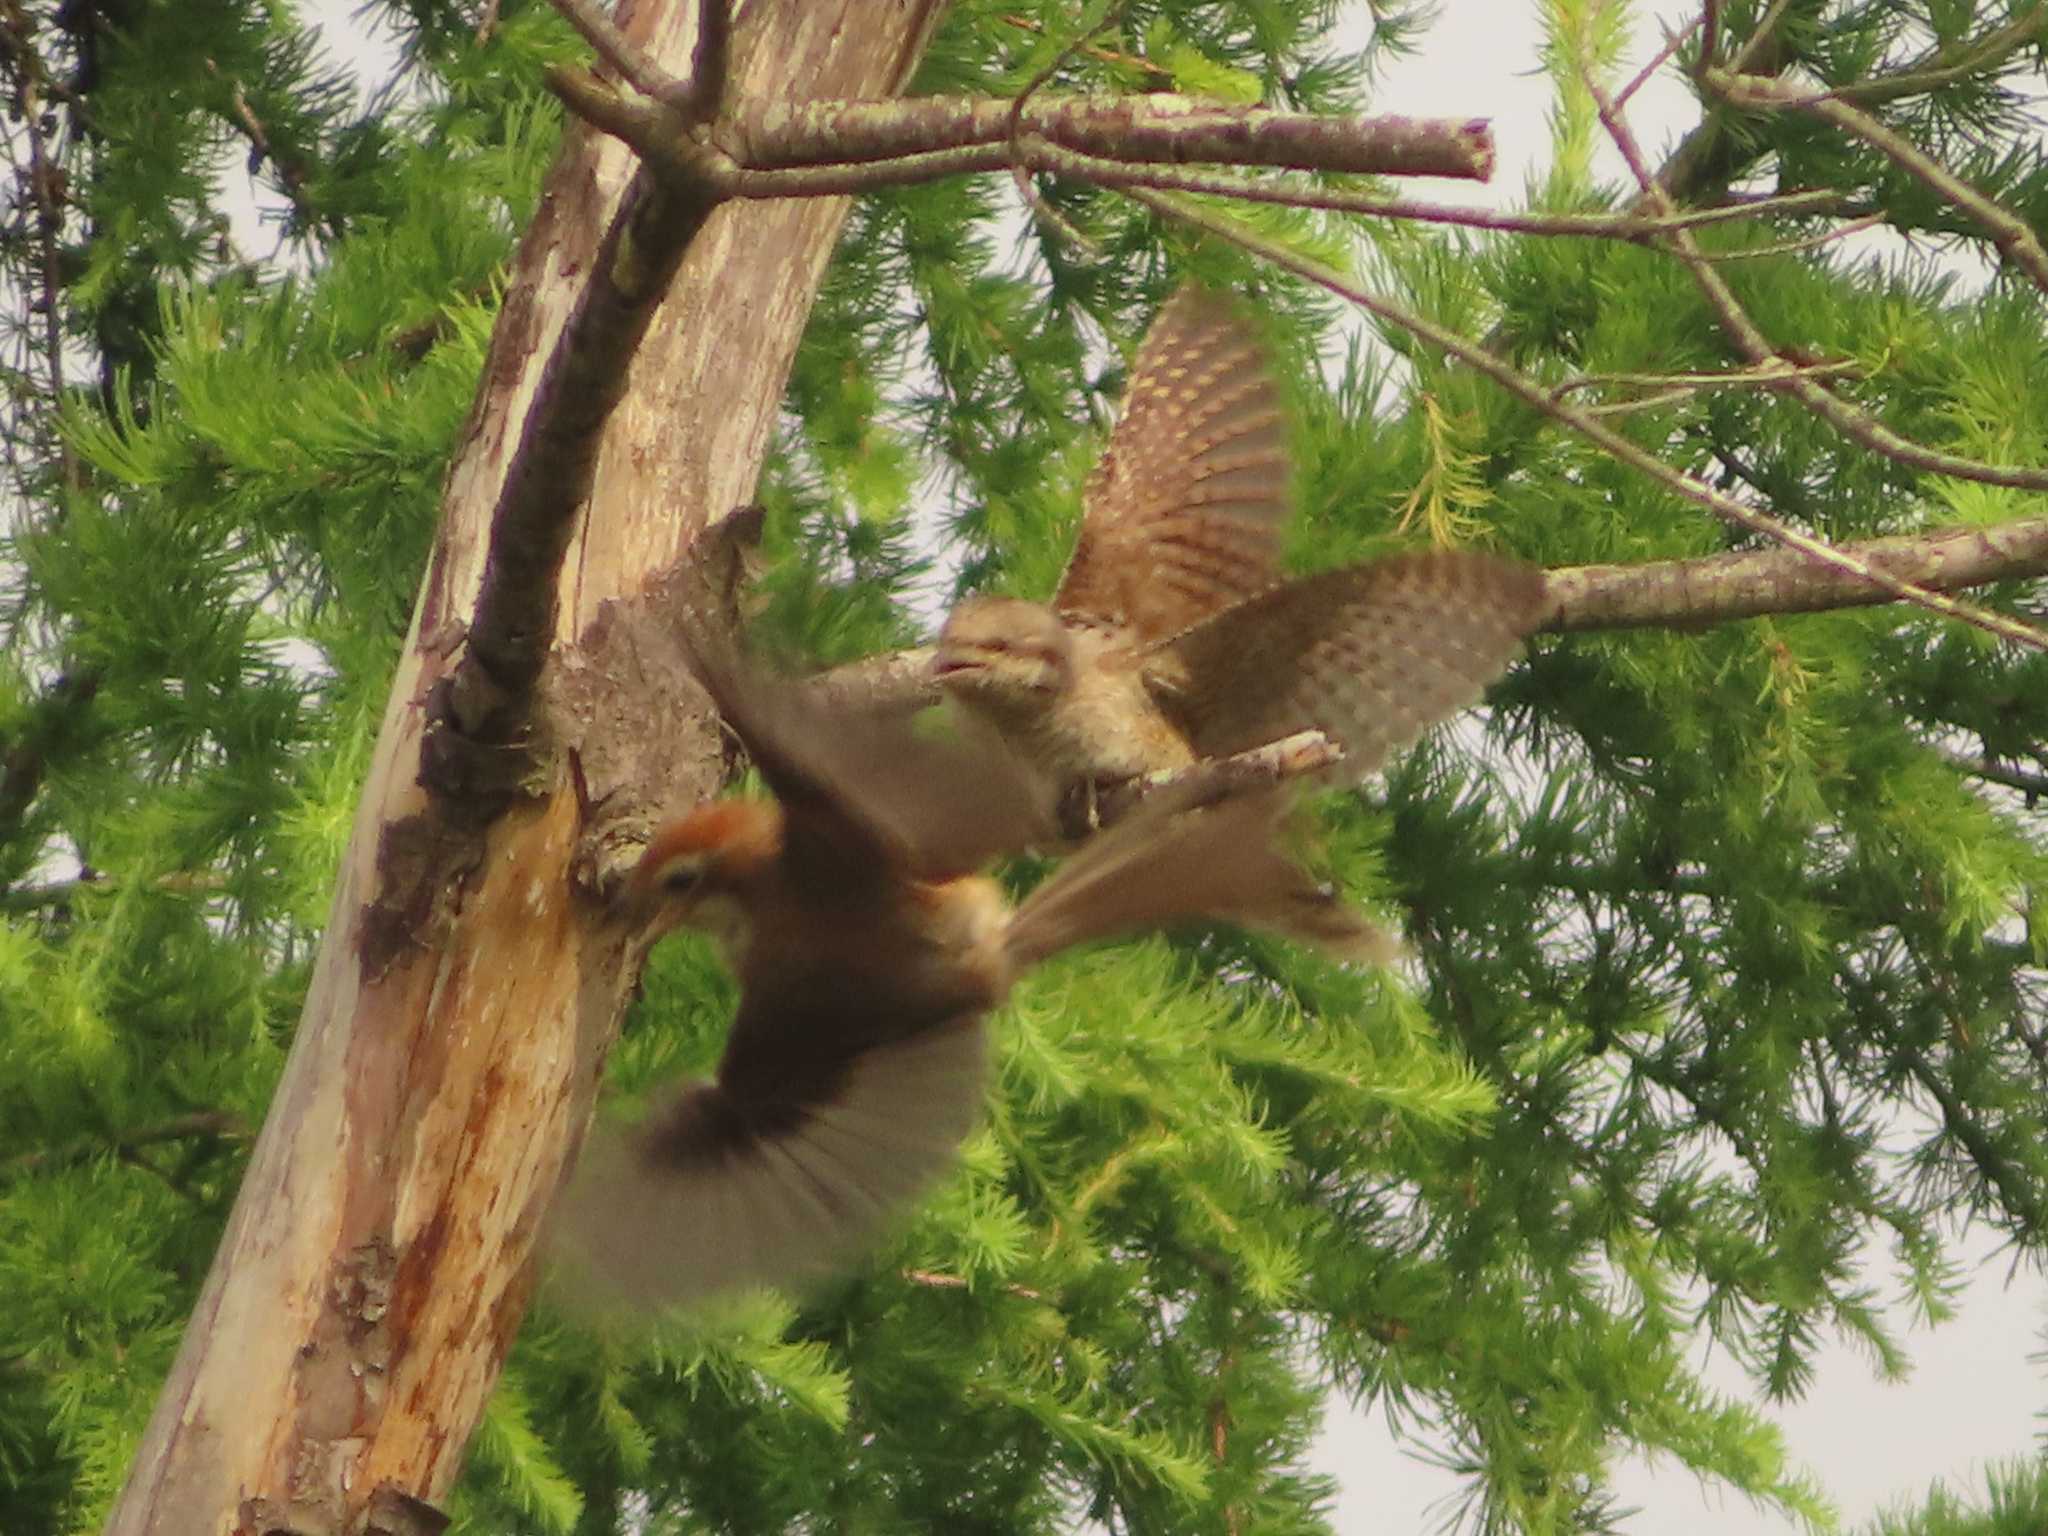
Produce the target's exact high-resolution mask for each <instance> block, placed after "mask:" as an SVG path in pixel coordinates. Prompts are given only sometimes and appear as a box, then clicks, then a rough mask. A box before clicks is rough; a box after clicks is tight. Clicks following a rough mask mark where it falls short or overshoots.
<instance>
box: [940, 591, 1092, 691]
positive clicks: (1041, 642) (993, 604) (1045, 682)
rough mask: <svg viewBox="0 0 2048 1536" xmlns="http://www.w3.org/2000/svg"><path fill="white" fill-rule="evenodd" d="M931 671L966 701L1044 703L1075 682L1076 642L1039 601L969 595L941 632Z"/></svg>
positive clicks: (949, 689)
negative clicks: (972, 596) (1028, 601)
mask: <svg viewBox="0 0 2048 1536" xmlns="http://www.w3.org/2000/svg"><path fill="white" fill-rule="evenodd" d="M932 676H933V678H934V679H936V680H937V682H938V684H939V686H940V687H941V688H944V689H945V690H946V691H947V692H948V693H951V694H955V695H958V696H963V697H965V698H967V699H968V700H969V701H970V702H986V703H994V704H1011V705H1037V706H1038V707H1043V706H1044V705H1045V704H1046V703H1048V702H1050V701H1051V700H1052V699H1054V698H1056V697H1058V696H1059V695H1060V694H1062V693H1064V692H1065V691H1066V690H1067V688H1068V687H1069V686H1070V685H1071V684H1072V682H1073V677H1074V642H1073V639H1072V637H1071V636H1070V635H1068V633H1067V627H1066V625H1064V624H1062V623H1061V622H1060V620H1059V616H1058V615H1057V614H1055V613H1054V612H1053V611H1052V610H1051V609H1050V608H1047V607H1045V606H1044V605H1043V604H1041V603H1027V602H1025V601H1023V600H1022V599H1020V598H1014V597H977V598H969V599H968V600H967V601H966V602H964V603H961V604H960V605H959V606H958V607H956V608H955V609H954V610H953V612H952V613H951V614H950V615H949V616H948V617H947V619H946V627H945V628H944V629H942V630H940V631H939V643H938V646H937V648H936V650H935V651H934V653H933V656H932Z"/></svg>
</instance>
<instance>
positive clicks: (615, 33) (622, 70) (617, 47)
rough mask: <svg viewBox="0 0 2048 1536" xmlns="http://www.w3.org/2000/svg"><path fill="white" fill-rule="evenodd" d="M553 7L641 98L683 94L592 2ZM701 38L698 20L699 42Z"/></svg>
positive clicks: (563, 0) (560, 1) (560, 2)
mask: <svg viewBox="0 0 2048 1536" xmlns="http://www.w3.org/2000/svg"><path fill="white" fill-rule="evenodd" d="M554 7H555V9H556V10H558V11H560V12H561V13H562V18H563V20H565V21H567V22H568V23H569V25H570V26H572V27H574V28H575V29H576V32H577V35H578V36H579V37H581V38H582V39H583V41H585V42H586V43H588V44H590V46H591V49H592V51H593V52H595V53H596V54H597V56H598V57H599V58H600V59H603V60H604V61H605V63H606V64H608V65H610V66H611V68H612V70H613V71H614V72H615V73H616V74H617V75H618V77H619V78H620V79H621V80H623V81H625V82H626V84H628V85H630V86H632V87H633V89H634V90H636V91H638V92H639V93H640V94H641V95H642V96H646V97H648V98H650V99H652V100H655V101H668V100H670V99H671V98H672V97H674V96H675V95H676V94H677V93H678V92H681V91H682V90H683V82H682V81H679V80H677V79H676V77H675V76H674V75H671V74H670V73H669V72H668V71H667V70H665V69H663V68H662V67H661V66H660V65H659V64H657V63H655V61H654V60H653V59H652V58H651V57H650V56H649V55H648V53H647V51H646V50H645V49H643V48H642V47H641V46H640V45H639V44H638V43H636V42H634V41H633V39H631V38H630V37H628V36H626V34H625V33H623V32H621V31H620V30H619V29H618V28H617V27H615V26H613V25H612V19H611V17H609V16H607V15H605V13H604V12H603V11H602V10H600V9H599V8H598V6H597V4H596V0H554ZM702 36H703V32H702V22H701V20H700V22H699V32H698V37H699V38H700V40H701V38H702Z"/></svg>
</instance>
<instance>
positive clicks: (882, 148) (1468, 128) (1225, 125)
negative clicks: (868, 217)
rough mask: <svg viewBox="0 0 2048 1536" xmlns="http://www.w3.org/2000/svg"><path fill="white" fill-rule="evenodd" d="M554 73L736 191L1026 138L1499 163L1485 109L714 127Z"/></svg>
mask: <svg viewBox="0 0 2048 1536" xmlns="http://www.w3.org/2000/svg"><path fill="white" fill-rule="evenodd" d="M548 84H549V86H550V87H551V88H552V89H553V90H554V91H555V93H556V94H557V95H558V96H560V97H561V98H562V100H563V102H564V103H565V104H566V105H567V106H568V107H569V109H570V110H571V111H572V112H574V113H576V114H577V115H578V116H579V117H582V118H584V119H585V120H586V121H588V122H590V123H591V124H593V125H594V126H596V127H597V128H600V129H602V130H603V131H604V132H606V133H609V134H611V135H613V136H614V137H615V138H619V139H622V140H624V141H625V142H626V143H628V144H630V145H631V146H632V147H633V149H634V150H635V152H636V153H638V154H639V155H640V156H641V157H642V158H643V159H644V160H645V161H646V162H647V163H648V164H649V165H652V166H659V167H662V168H664V169H665V170H666V172H667V173H668V174H669V175H670V176H672V177H677V178H681V179H683V180H686V181H696V182H698V183H700V184H702V185H706V186H709V187H711V188H713V189H715V190H716V192H717V193H718V194H719V195H720V196H725V197H747V198H755V197H807V196H813V195H816V192H817V191H818V189H820V188H829V189H830V190H834V191H845V190H854V189H868V188H875V187H886V186H903V185H907V184H910V183H912V182H918V181H930V180H933V179H935V178H938V177H941V176H956V175H965V174H972V173H976V172H983V171H1000V170H1008V169H1011V168H1013V167H1015V166H1017V165H1018V164H1020V163H1021V159H1022V157H1021V156H1020V153H1019V148H1018V146H1019V144H1020V142H1021V141H1023V140H1026V139H1038V140H1042V141H1043V142H1045V143H1047V144H1050V145H1053V146H1055V147H1056V148H1059V149H1064V150H1069V151H1071V152H1073V153H1076V154H1083V155H1092V156H1096V157H1098V158H1102V159H1108V160H1115V161H1118V162H1124V163H1140V164H1185V163H1188V162H1199V161H1207V162H1221V163H1227V164H1232V165H1245V166H1267V167H1274V168H1280V169H1290V170H1319V171H1330V172H1348V173H1353V174H1365V175H1385V176H1451V177H1459V178H1462V179H1465V180H1471V181H1484V180H1486V179H1487V178H1488V177H1490V176H1491V175H1492V174H1493V161H1494V155H1493V136H1492V133H1491V131H1490V130H1489V129H1488V127H1487V125H1486V122H1485V121H1484V120H1483V119H1475V118H1458V119H1446V118H1409V117H1376V118H1344V117H1320V116H1316V115H1313V114H1309V113H1299V112H1277V111H1273V110H1270V109H1268V108H1264V107H1219V106H1216V105H1214V104H1213V103H1210V102H1203V101H1195V100H1191V99H1190V98H1188V97H1185V96H1167V95H1158V96H1136V97H1096V96H1068V97H1058V96H1051V97H1039V98H1035V99H1033V100H1032V101H1030V102H1027V103H1025V104H1024V105H1023V107H1022V109H1021V110H1019V108H1018V106H1017V104H1016V103H1014V102H1012V101H1009V100H1006V99H1000V98H996V99H986V98H973V97H950V96H932V97H923V98H919V99H916V100H910V101H818V102H782V101H767V102H749V101H746V100H740V101H737V102H734V103H732V104H730V105H729V106H728V108H727V110H726V111H725V113H724V114H723V115H722V116H721V117H720V118H719V119H718V121H717V122H716V123H714V124H712V125H710V126H709V127H704V126H701V125H692V124H691V123H689V122H688V120H687V119H685V118H683V117H681V116H679V115H678V114H676V113H675V112H673V111H671V110H669V109H668V108H667V107H666V106H665V104H664V103H662V102H661V101H659V100H657V99H655V98H653V97H650V96H645V95H640V94H637V93H628V92H625V91H620V90H617V89H615V88H613V87H612V86H610V85H608V84H607V83H605V82H604V81H602V80H600V79H598V78H597V77H596V76H595V75H592V74H590V73H588V72H586V71H580V70H566V69H558V70H554V71H552V72H551V73H550V74H549V76H548Z"/></svg>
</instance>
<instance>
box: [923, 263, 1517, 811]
mask: <svg viewBox="0 0 2048 1536" xmlns="http://www.w3.org/2000/svg"><path fill="white" fill-rule="evenodd" d="M1288 479H1289V456H1288V447H1287V421H1286V412H1285V408H1284V404H1283V401H1282V398H1281V394H1280V390H1279V387H1278V386H1277V384H1276V383H1275V381H1274V377H1273V373H1272V368H1271V363H1270V359H1269V357H1268V355H1267V353H1266V350H1265V348H1264V347H1263V346H1262V345H1261V343H1260V342H1259V340H1258V337H1257V336H1256V334H1255V333H1254V332H1253V331H1252V330H1251V328H1250V327H1249V325H1248V324H1247V322H1246V320H1245V318H1244V316H1243V313H1242V311H1241V310H1240V309H1239V308H1238V306H1237V305H1236V304H1235V303H1233V302H1232V301H1230V300H1227V299H1225V298H1223V297H1222V296H1220V295H1218V294H1216V293H1213V292H1211V291H1209V290H1206V289H1204V288H1201V287H1198V286H1193V285H1190V286H1188V287H1184V288H1182V289H1181V290H1180V291H1179V292H1178V293H1176V294H1175V295H1174V297H1173V298H1172V299H1170V300H1169V301H1168V302H1167V303H1166V305H1165V307H1163V308H1162V309H1161V310H1160V312H1159V315H1158V318H1157V319H1156V320H1155V321H1154V322H1153V324H1152V328H1151V330H1150V331H1149V332H1148V333H1147V334H1146V337H1145V340H1144V342H1143V344H1142V345H1141V346H1140V347H1139V349H1138V356H1137V361H1136V363H1135V364H1134V366H1133V368H1132V373H1131V382H1130V387H1129V389H1128V390H1127V392H1126V394H1125V399H1124V409H1123V415H1122V417H1121V418H1120V419H1119V421H1118V423H1117V425H1116V429H1115V431H1114V432H1113V433H1112V434H1111V437H1110V441H1109V446H1108V448H1107V449H1106V450H1105V451H1104V453H1103V456H1102V460H1101V462H1100V463H1099V464H1098V465H1097V466H1096V469H1095V471H1094V473H1093V474H1092V475H1091V476H1090V477H1089V480H1088V484H1087V486H1086V489H1085V491H1084V494H1083V510H1082V519H1081V531H1080V534H1079V537H1078V539H1077V541H1076V543H1075V547H1074V553H1073V557H1072V559H1071V560H1070V561H1069V563H1068V565H1067V569H1066V573H1065V575H1064V576H1063V577H1062V578H1061V581H1060V585H1059V590H1058V592H1057V593H1055V595H1054V597H1053V600H1052V602H1051V604H1050V605H1049V606H1048V605H1046V604H1042V603H1033V602H1027V601H1024V600H1022V599H1018V598H1001V597H997V598H970V599H968V600H967V601H965V602H962V603H961V604H959V605H958V606H957V607H955V608H954V610H953V612H952V613H951V615H950V616H949V617H948V618H947V620H946V624H945V627H944V629H943V630H942V631H941V632H940V635H939V640H938V646H937V649H936V651H935V653H934V659H933V668H932V670H933V675H934V677H935V678H936V680H937V682H938V684H939V686H940V687H941V688H942V689H943V690H944V691H945V692H946V693H948V694H950V695H951V696H952V697H953V698H954V699H955V700H956V701H957V702H958V703H959V704H960V705H961V706H962V707H963V708H965V709H966V710H967V711H968V713H969V715H970V716H971V717H972V718H975V719H978V720H980V721H981V722H983V723H984V724H985V725H986V726H988V727H992V728H993V729H994V730H995V731H996V732H997V733H998V734H999V736H1000V737H1001V738H1002V739H1003V740H1005V741H1007V742H1008V743H1009V744H1010V746H1011V748H1012V750H1014V751H1016V752H1017V753H1018V754H1019V755H1020V756H1021V757H1022V758H1023V759H1024V760H1025V761H1026V762H1028V763H1030V764H1032V765H1033V766H1034V767H1036V768H1038V769H1040V770H1042V771H1044V772H1046V773H1048V774H1050V775H1052V776H1053V778H1054V779H1055V781H1056V782H1057V783H1058V784H1059V785H1060V786H1061V788H1062V789H1063V791H1065V792H1068V793H1071V792H1072V791H1074V790H1075V789H1084V790H1085V789H1087V788H1089V787H1090V786H1095V787H1099V786H1102V785H1105V784H1110V783H1115V782H1118V781H1121V780H1125V779H1129V778H1132V777H1135V776H1136V775H1139V774H1144V773H1152V772H1157V771H1161V770H1168V769H1175V768H1181V767H1185V766H1187V765H1189V764H1191V763H1194V762H1196V761H1198V760H1200V759H1203V758H1214V757H1224V756H1228V755H1230V754H1232V753H1236V752H1242V751H1245V750H1247V749H1249V748H1252V747H1256V746H1261V745H1264V744H1265V743H1267V742H1271V741H1277V740H1279V739H1281V738H1282V737H1286V736H1290V735H1292V734H1294V733H1295V732H1297V731H1302V730H1307V729H1311V728H1315V729H1320V730H1321V731H1322V732H1323V733H1324V734H1325V735H1327V736H1328V737H1329V738H1330V739H1331V740H1332V741H1333V742H1334V743H1335V744H1336V745H1337V746H1339V747H1340V748H1342V749H1343V753H1344V757H1343V760H1342V762H1341V763H1340V764H1339V765H1338V767H1337V769H1336V770H1335V773H1336V775H1339V776H1341V777H1342V778H1343V779H1345V780H1348V781H1356V780H1357V779H1361V778H1363V777H1364V776H1365V775H1367V774H1369V773H1371V772H1372V771H1373V770H1374V769H1376V768H1377V767H1378V766H1379V764H1380V763H1381V761H1382V760H1383V759H1384V758H1385V757H1386V755H1387V754H1388V753H1389V752H1390V751H1392V750H1393V749H1395V748H1396V747H1399V746H1401V745H1403V744H1405V743H1406V742H1408V741H1410V740H1412V739H1413V738H1414V737H1415V736H1417V735H1419V734H1420V733H1421V732H1422V731H1423V730H1424V729H1425V728H1426V727H1428V726H1429V725H1430V724H1432V723H1433V722H1435V721H1437V720H1439V719H1442V718H1443V717H1444V716H1446V715H1448V714H1451V713H1452V712H1454V711H1456V710H1458V709H1460V708H1463V707H1464V706H1465V705H1467V704H1470V703H1472V702H1473V701H1474V700H1476V699H1477V698H1478V697H1479V695H1480V692H1481V691H1482V690H1483V689H1484V688H1485V687H1486V685H1487V684H1488V683H1490V682H1492V681H1493V680H1494V679H1495V678H1496V677H1498V676H1499V675H1500V673H1501V672H1502V671H1503V670H1505V668H1506V666H1507V664H1508V662H1509V661H1510V660H1512V659H1513V657H1514V654H1515V652H1516V650H1517V649H1518V647H1519V645H1520V642H1521V640H1522V639H1523V638H1524V637H1525V636H1526V635H1528V634H1529V633H1530V632H1531V631H1532V630H1533V629H1534V628H1535V627H1536V625H1537V624H1538V622H1539V621H1540V620H1541V618H1542V612H1543V575H1542V572H1541V571H1539V570H1537V569H1535V568H1534V567H1532V566H1528V565H1524V564H1521V563H1520V562H1517V561H1514V560H1508V559H1503V558H1501V557H1499V556H1496V555H1489V554H1483V553H1478V552H1472V551H1456V550H1433V551H1427V552H1421V553H1408V554H1395V555H1389V556H1386V557H1384V558H1382V559H1377V560H1370V561H1366V562H1363V563H1361V564H1357V565H1352V566H1347V567H1343V568H1340V569H1337V570H1330V571H1324V572H1321V573H1320V574H1317V575H1313V576H1308V577H1304V578H1301V579H1298V580H1293V581H1282V580H1281V579H1280V577H1279V574H1278V566H1277V548H1278V541H1279V538H1280V532H1281V528H1282V526H1283V525H1284V523H1285V522H1286V519H1287V515H1288V506H1289V499H1290V498H1289V488H1288Z"/></svg>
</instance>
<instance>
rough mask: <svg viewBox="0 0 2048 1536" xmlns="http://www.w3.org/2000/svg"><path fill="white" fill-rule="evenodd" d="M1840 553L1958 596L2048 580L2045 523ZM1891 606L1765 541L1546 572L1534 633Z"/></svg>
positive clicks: (1869, 543)
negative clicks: (1539, 624) (1995, 585)
mask: <svg viewBox="0 0 2048 1536" xmlns="http://www.w3.org/2000/svg"><path fill="white" fill-rule="evenodd" d="M1841 547H1842V548H1843V549H1844V550H1845V551H1847V552H1848V553H1850V554H1853V555H1855V556H1856V557H1857V558H1858V559H1861V560H1865V561H1868V562H1869V563H1870V565H1871V566H1872V567H1873V568H1875V569H1878V570H1883V571H1888V572H1889V573H1890V574H1892V575H1893V576H1897V577H1899V578H1901V579H1902V580H1906V581H1910V582H1914V583H1916V584H1917V585H1919V586H1923V587H1926V588H1927V589H1928V590H1929V591H1931V592H1959V591H1962V590H1964V589H1965V588H1968V587H1981V586H1986V585H1989V584H1990V583H1992V582H1997V581H2014V580H2020V579H2025V578H2029V577H2035V576H2040V575H2043V574H2048V518H2039V517H2032V518H2021V519H2018V520H2016V521H2013V522H2010V523H1997V524H1993V525H1991V526H1988V527H1981V528H1943V529H1938V530H1936V531H1934V532H1932V533H1912V534H1897V535H1893V536H1891V537H1889V538H1881V539H1865V540H1863V541H1861V542H1858V543H1852V544H1844V545H1842V546H1841ZM1896 601H1898V599H1897V598H1896V597H1894V596H1893V594H1892V593H1890V592H1888V591H1886V590H1884V589H1883V588H1882V587H1875V586H1872V585H1871V584H1870V583H1869V582H1867V581H1863V580H1861V579H1859V578H1858V577H1856V576H1855V575H1854V574H1852V573H1851V572H1848V571H1844V570H1840V569H1838V568H1836V567H1834V566H1829V565H1822V564H1821V563H1820V562H1819V561H1817V560H1813V559H1810V558H1808V557H1807V556H1806V555H1803V554H1801V553H1800V552H1799V551H1798V550H1796V549H1786V548H1784V547H1782V546H1780V545H1775V544H1774V545H1771V546H1769V547H1767V548H1763V549H1747V550H1738V551H1735V552H1732V553H1729V554H1725V555H1706V556H1702V557H1701V558H1699V559H1696V560H1654V561H1648V562H1646V563H1644V564H1641V565H1576V566H1567V567H1563V568H1560V569H1558V570H1554V571H1551V572H1549V573H1548V576H1547V580H1546V601H1545V607H1546V609H1547V617H1546V618H1545V620H1544V624H1543V627H1544V628H1545V629H1552V630H1561V631H1562V630H1586V629H1634V628H1641V627H1643V626H1646V625H1653V624H1663V625H1697V626H1705V625H1708V624H1722V623H1726V622H1728V621H1729V620H1731V619H1751V618H1757V617H1760V616H1762V615H1764V614H1772V613H1814V612H1818V611H1819V610H1821V609H1826V608H1860V607H1870V606H1873V605H1875V604H1878V603H1890V602H1896Z"/></svg>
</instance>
